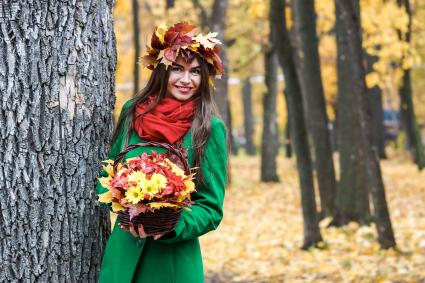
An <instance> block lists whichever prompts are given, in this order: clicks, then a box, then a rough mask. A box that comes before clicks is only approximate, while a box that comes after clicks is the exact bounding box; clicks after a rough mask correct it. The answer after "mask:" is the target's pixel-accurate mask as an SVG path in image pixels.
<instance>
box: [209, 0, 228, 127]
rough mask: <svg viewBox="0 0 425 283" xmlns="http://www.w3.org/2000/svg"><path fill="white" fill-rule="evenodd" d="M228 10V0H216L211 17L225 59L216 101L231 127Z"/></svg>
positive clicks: (211, 24) (211, 26)
mask: <svg viewBox="0 0 425 283" xmlns="http://www.w3.org/2000/svg"><path fill="white" fill-rule="evenodd" d="M226 10H227V0H215V1H214V4H213V8H212V15H211V19H210V27H209V28H210V30H211V31H214V32H218V39H219V40H220V41H221V42H222V43H223V44H222V45H221V53H220V57H221V60H222V61H223V66H224V74H223V76H222V78H221V80H216V82H215V87H216V91H215V101H216V103H217V106H218V109H219V111H220V114H221V116H222V118H223V120H224V122H225V124H226V126H227V127H228V128H229V129H230V128H231V127H229V122H230V119H229V117H228V110H227V109H228V108H229V99H228V96H227V95H228V85H227V81H228V79H229V76H228V60H227V52H226V51H227V50H226V42H225V40H224V33H225V31H226V21H225V19H226Z"/></svg>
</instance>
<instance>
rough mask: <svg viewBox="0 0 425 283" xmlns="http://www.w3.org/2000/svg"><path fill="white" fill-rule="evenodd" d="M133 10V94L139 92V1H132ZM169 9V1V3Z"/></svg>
mask: <svg viewBox="0 0 425 283" xmlns="http://www.w3.org/2000/svg"><path fill="white" fill-rule="evenodd" d="M131 3H132V10H133V42H134V75H133V80H134V84H133V94H136V93H137V92H138V91H139V63H138V61H139V57H140V40H139V35H140V30H139V27H140V25H139V0H132V1H131ZM167 8H168V1H167Z"/></svg>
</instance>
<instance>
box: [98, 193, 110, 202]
mask: <svg viewBox="0 0 425 283" xmlns="http://www.w3.org/2000/svg"><path fill="white" fill-rule="evenodd" d="M112 199H113V197H112V194H111V192H106V193H103V194H100V195H99V202H101V203H111V202H112Z"/></svg>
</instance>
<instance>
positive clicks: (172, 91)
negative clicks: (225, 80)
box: [167, 57, 201, 101]
mask: <svg viewBox="0 0 425 283" xmlns="http://www.w3.org/2000/svg"><path fill="white" fill-rule="evenodd" d="M169 68H171V70H170V77H169V79H168V84H167V97H174V98H175V99H178V100H181V101H185V100H189V99H190V98H192V97H193V96H194V95H195V94H196V93H197V92H198V90H199V86H200V84H201V66H200V65H199V61H198V59H197V58H194V59H193V60H192V62H190V63H186V61H184V60H183V59H182V58H181V57H177V60H176V62H174V63H173V65H171V66H170V67H169Z"/></svg>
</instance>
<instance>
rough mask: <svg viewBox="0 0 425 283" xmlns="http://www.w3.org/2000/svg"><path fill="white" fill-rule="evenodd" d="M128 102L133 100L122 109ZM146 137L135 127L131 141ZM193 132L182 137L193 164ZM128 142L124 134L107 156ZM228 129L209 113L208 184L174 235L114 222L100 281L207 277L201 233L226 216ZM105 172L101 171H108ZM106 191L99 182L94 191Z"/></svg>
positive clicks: (174, 282) (186, 281) (176, 281)
mask: <svg viewBox="0 0 425 283" xmlns="http://www.w3.org/2000/svg"><path fill="white" fill-rule="evenodd" d="M128 106H129V102H127V103H126V104H125V105H124V108H126V107H128ZM141 141H143V140H142V139H141V138H140V137H139V136H138V135H137V133H136V132H135V131H133V130H132V131H131V135H130V139H129V144H134V143H138V142H141ZM191 144H192V137H191V134H190V131H188V133H187V134H186V135H185V137H184V147H185V148H188V150H189V151H188V155H189V164H193V150H192V147H191ZM123 146H124V138H123V135H122V134H121V135H119V136H118V138H117V139H116V141H115V142H114V144H113V146H112V148H111V151H110V153H109V155H108V158H110V159H115V157H116V156H117V154H118V153H119V152H120V151H122V149H123ZM152 149H153V150H155V151H157V152H164V150H163V149H162V148H153V147H143V148H137V149H134V150H133V151H131V152H129V153H128V154H127V155H126V157H134V156H137V155H140V154H142V153H143V152H150V151H151V150H152ZM226 163H227V154H226V134H225V127H224V124H223V122H222V121H221V120H219V119H218V118H217V117H214V116H212V117H211V136H210V138H209V140H208V143H207V145H206V148H205V155H204V159H203V161H202V173H203V176H204V184H205V185H202V186H200V187H198V188H197V192H195V193H193V194H192V200H193V201H194V202H195V204H194V205H192V207H191V210H190V211H188V210H183V212H182V214H181V217H180V219H179V222H178V223H177V226H176V228H175V231H174V233H173V234H171V237H170V236H168V237H167V239H158V240H153V239H152V237H148V238H146V239H141V238H136V237H134V236H132V235H131V234H130V233H128V232H126V231H124V230H122V229H121V228H120V227H119V226H118V224H117V223H118V221H117V222H116V223H115V226H114V229H113V231H112V234H111V236H110V237H109V239H108V243H107V245H106V249H105V253H104V255H103V261H102V266H101V269H100V274H99V282H101V283H109V282H110V283H127V282H128V283H130V282H143V283H199V282H204V273H203V265H202V256H201V250H200V245H199V240H198V237H199V236H201V235H203V234H205V233H207V232H209V231H211V230H214V229H216V228H217V226H218V225H219V223H220V221H221V219H222V217H223V200H224V191H225V184H226ZM104 174H105V172H104V171H101V175H103V176H104ZM104 192H106V189H105V188H103V187H102V186H101V185H100V184H99V183H98V184H97V188H96V193H97V194H101V193H104Z"/></svg>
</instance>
